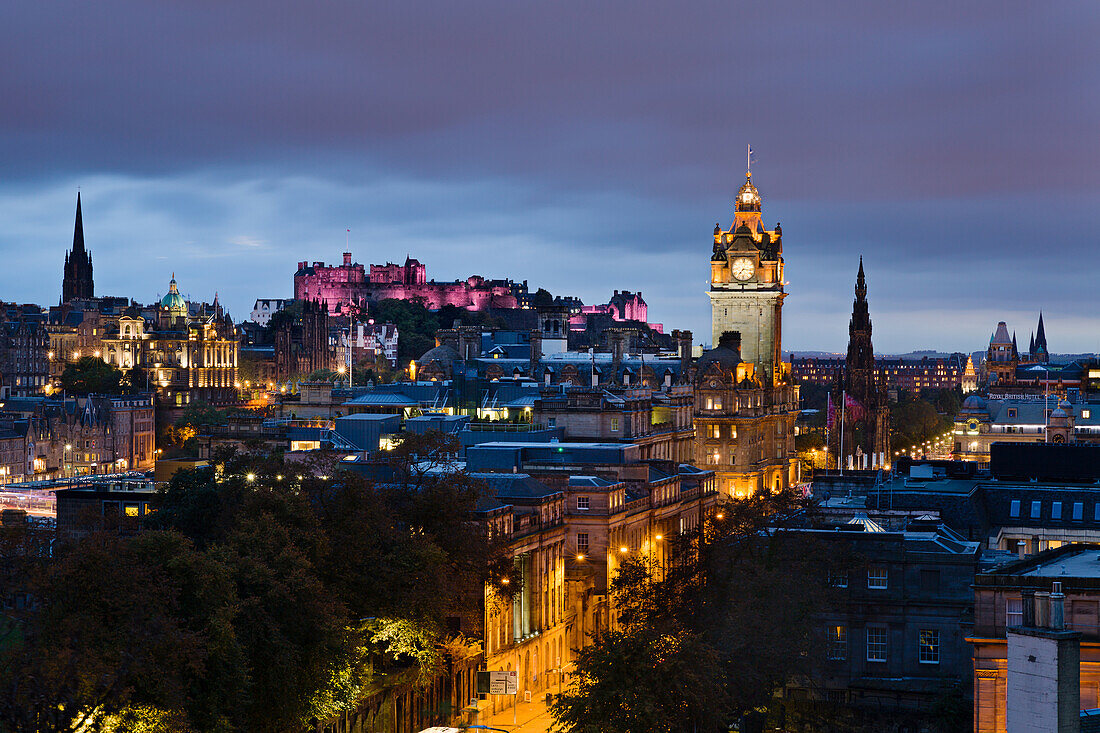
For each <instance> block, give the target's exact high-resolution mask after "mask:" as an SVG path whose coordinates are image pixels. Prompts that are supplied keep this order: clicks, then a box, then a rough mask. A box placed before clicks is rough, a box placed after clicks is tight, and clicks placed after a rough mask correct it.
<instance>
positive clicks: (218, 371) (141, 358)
mask: <svg viewBox="0 0 1100 733" xmlns="http://www.w3.org/2000/svg"><path fill="white" fill-rule="evenodd" d="M117 328H118V330H117V331H116V332H115V334H114V335H112V336H111V337H109V338H107V337H105V338H104V339H103V351H102V358H103V360H104V361H106V362H107V363H108V364H113V365H115V366H117V367H118V368H119V369H122V370H123V371H124V372H128V371H129V370H131V369H136V368H140V369H142V370H144V372H145V374H146V379H147V382H148V386H149V388H151V389H154V390H155V391H156V394H157V398H158V400H159V401H160V404H161V405H163V406H176V407H180V406H183V405H186V404H189V403H191V402H195V401H202V402H206V403H209V404H230V403H234V402H236V400H237V357H238V349H239V344H238V336H237V329H236V327H235V326H234V325H233V322H232V320H231V319H230V318H229V316H228V315H227V314H226V313H225V312H224V311H223V310H222V307H221V306H220V305H219V304H218V297H217V295H216V294H215V296H214V302H213V303H212V304H206V303H195V304H189V303H187V301H185V300H184V298H183V296H182V295H180V292H179V288H178V286H177V285H176V278H175V276H173V277H172V280H171V282H170V283H169V285H168V294H167V295H165V296H164V298H162V299H161V301H160V304H159V305H158V306H157V308H156V315H155V318H154V319H149V320H147V319H146V317H145V316H144V315H143V314H142V313H141V311H140V310H139V309H137V308H131V309H128V310H127V312H126V314H125V315H122V316H119V318H118V327H117ZM139 386H140V385H139Z"/></svg>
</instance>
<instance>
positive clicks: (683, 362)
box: [672, 331, 692, 382]
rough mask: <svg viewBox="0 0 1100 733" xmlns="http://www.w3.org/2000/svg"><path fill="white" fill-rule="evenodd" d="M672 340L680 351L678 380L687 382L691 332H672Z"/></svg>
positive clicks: (689, 368)
mask: <svg viewBox="0 0 1100 733" xmlns="http://www.w3.org/2000/svg"><path fill="white" fill-rule="evenodd" d="M672 338H673V339H675V341H676V345H677V346H678V347H679V349H680V379H681V380H683V381H685V382H686V381H687V379H688V371H690V370H691V339H692V333H691V331H673V332H672Z"/></svg>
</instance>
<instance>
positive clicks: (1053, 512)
mask: <svg viewBox="0 0 1100 733" xmlns="http://www.w3.org/2000/svg"><path fill="white" fill-rule="evenodd" d="M1050 518H1051V519H1061V518H1062V502H1060V501H1055V502H1051V504H1050Z"/></svg>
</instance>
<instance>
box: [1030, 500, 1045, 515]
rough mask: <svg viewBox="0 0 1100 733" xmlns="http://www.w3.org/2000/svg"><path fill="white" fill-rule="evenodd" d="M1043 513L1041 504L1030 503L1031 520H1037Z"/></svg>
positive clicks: (1039, 502)
mask: <svg viewBox="0 0 1100 733" xmlns="http://www.w3.org/2000/svg"><path fill="white" fill-rule="evenodd" d="M1042 513H1043V502H1041V501H1033V502H1031V518H1032V519H1038V518H1039V517H1040V516H1041V515H1042Z"/></svg>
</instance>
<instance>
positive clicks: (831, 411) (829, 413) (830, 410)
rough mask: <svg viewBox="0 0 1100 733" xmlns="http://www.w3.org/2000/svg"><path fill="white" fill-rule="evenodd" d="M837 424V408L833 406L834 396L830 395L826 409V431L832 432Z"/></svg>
mask: <svg viewBox="0 0 1100 733" xmlns="http://www.w3.org/2000/svg"><path fill="white" fill-rule="evenodd" d="M835 423H836V407H835V406H834V405H833V394H832V392H830V393H829V397H828V402H827V406H826V408H825V429H826V430H832V429H833V425H834V424H835Z"/></svg>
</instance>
